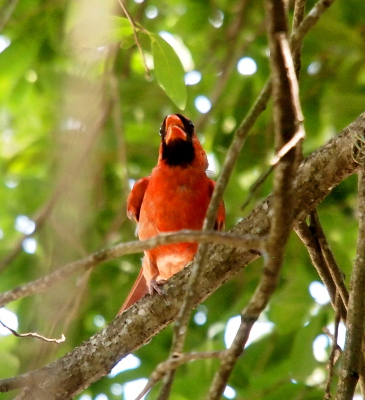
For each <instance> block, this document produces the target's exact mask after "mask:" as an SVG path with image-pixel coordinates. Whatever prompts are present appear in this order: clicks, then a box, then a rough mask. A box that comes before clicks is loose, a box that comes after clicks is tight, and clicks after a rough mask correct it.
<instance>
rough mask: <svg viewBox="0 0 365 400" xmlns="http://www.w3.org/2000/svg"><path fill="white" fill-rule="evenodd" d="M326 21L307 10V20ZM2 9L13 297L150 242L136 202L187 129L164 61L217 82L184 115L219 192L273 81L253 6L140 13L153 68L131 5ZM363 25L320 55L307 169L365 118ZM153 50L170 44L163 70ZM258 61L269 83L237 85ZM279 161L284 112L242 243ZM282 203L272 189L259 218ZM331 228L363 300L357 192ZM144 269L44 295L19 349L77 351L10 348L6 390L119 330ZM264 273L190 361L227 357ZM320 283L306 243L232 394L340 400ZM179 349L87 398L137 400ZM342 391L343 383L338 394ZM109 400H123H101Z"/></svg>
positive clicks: (193, 338) (242, 171)
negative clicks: (204, 106)
mask: <svg viewBox="0 0 365 400" xmlns="http://www.w3.org/2000/svg"><path fill="white" fill-rule="evenodd" d="M314 3H315V2H314V1H313V0H308V4H307V9H308V10H309V8H310V7H312V6H313V5H314ZM1 7H2V10H1V12H0V15H1V17H0V26H2V25H3V29H2V31H1V32H0V49H1V53H0V140H1V147H0V166H1V174H2V175H1V176H2V179H1V185H0V198H1V199H2V200H1V207H0V260H6V257H7V256H8V255H9V254H11V252H12V251H13V249H14V248H16V245H17V243H22V247H21V250H20V251H19V252H17V253H16V254H15V256H14V257H12V258H11V260H9V261H8V262H6V263H5V262H4V263H3V264H1V270H0V272H1V279H0V291H1V292H3V291H6V290H9V289H11V288H13V287H15V286H17V285H21V284H24V283H26V282H29V281H31V280H34V279H36V278H38V277H41V276H43V275H45V274H47V273H49V272H50V271H52V270H54V269H56V268H59V267H61V266H63V265H65V264H66V263H67V262H69V261H72V260H76V259H78V258H81V257H84V256H86V255H87V254H90V253H91V252H94V251H97V250H99V249H101V248H104V247H106V246H111V245H113V244H115V243H119V242H121V241H126V240H132V239H133V238H134V231H135V225H134V223H133V222H131V221H129V220H127V219H126V215H125V201H126V196H127V195H128V192H129V190H130V189H129V188H130V184H131V183H132V182H133V180H136V179H138V178H141V177H143V176H146V175H148V174H149V172H150V171H151V169H152V168H153V166H154V165H155V164H156V160H157V154H158V146H159V135H158V131H159V126H160V124H161V122H162V120H163V118H164V117H165V116H166V115H167V114H170V113H175V112H179V110H178V109H177V108H176V106H175V105H174V103H173V102H172V101H171V100H170V99H169V97H168V95H166V93H165V92H164V91H163V90H162V88H161V87H160V85H162V86H163V87H164V88H165V90H166V92H167V93H168V94H169V95H170V96H171V92H169V90H168V89H166V85H167V86H169V84H170V83H169V82H170V81H171V79H172V80H174V79H175V78H176V76H174V75H173V76H172V78H169V76H166V75H165V72H164V68H165V67H164V64H163V63H162V67H161V58H163V57H164V56H165V55H166V57H167V58H168V60H167V61H168V62H169V64H168V65H169V66H170V67H169V68H171V65H172V68H177V69H179V68H181V66H180V67H179V65H180V63H179V61H177V59H176V58H175V57H176V55H175V53H174V52H172V48H173V49H174V50H175V52H176V53H177V55H178V56H179V57H180V61H181V64H182V66H183V68H184V71H185V73H189V72H191V71H197V72H199V73H200V75H198V76H200V80H199V78H198V81H197V82H195V83H194V84H189V85H187V86H186V89H185V87H184V85H182V89H181V90H182V91H185V90H186V91H187V98H186V108H185V110H184V111H183V113H184V114H185V115H187V116H188V117H189V118H190V119H192V120H193V121H194V122H195V125H196V127H197V131H198V134H199V137H200V138H201V140H202V142H203V143H204V147H205V149H206V151H207V152H208V154H209V157H210V160H211V167H210V168H211V169H212V170H213V172H214V173H215V175H217V173H218V172H219V168H220V166H221V165H222V162H223V160H224V156H225V154H226V151H227V148H228V146H229V144H230V142H231V140H232V137H233V133H234V130H235V128H236V127H237V126H238V125H239V124H240V122H241V121H242V119H243V118H244V116H245V113H246V112H247V110H248V109H249V108H250V106H251V105H252V104H253V102H254V100H255V99H256V97H257V95H258V93H259V91H260V89H261V88H262V87H263V85H264V83H265V82H266V80H267V78H268V76H269V73H270V71H269V62H268V56H267V54H268V53H267V50H268V47H267V40H266V36H265V27H264V22H263V18H264V8H263V3H262V2H258V1H254V0H248V1H243V0H241V1H239V0H233V1H232V0H216V1H194V0H179V1H176V0H162V1H158V2H157V1H153V0H145V1H143V0H142V1H138V2H137V1H135V2H132V1H130V2H127V3H126V7H127V10H128V12H129V14H130V16H131V17H132V18H133V20H134V21H135V22H136V35H137V37H138V39H139V41H140V45H141V47H142V49H143V57H142V55H141V52H140V50H139V49H138V48H137V46H136V45H135V41H134V36H133V30H131V27H130V26H128V25H127V23H126V19H125V15H124V13H123V11H122V9H121V8H120V6H119V4H118V2H111V1H109V2H106V1H103V2H100V1H99V2H98V1H95V0H92V1H87V2H86V1H85V0H82V1H78V2H72V1H67V0H63V1H44V0H30V1H21V2H15V1H14V0H12V1H11V0H10V1H8V2H6V3H4V2H3V3H2V6H1ZM364 14H365V2H364V1H363V0H351V1H349V0H348V1H343V0H338V1H336V2H335V3H334V5H333V6H332V7H331V8H330V9H329V10H328V11H327V12H326V13H325V14H324V15H323V17H322V18H321V19H320V21H319V23H318V24H317V26H316V27H315V28H314V29H313V31H311V32H310V33H309V34H308V36H307V37H306V38H305V41H304V45H303V56H302V70H301V75H300V77H301V79H300V89H301V100H302V107H303V112H304V115H305V126H306V130H307V138H306V140H305V142H304V151H305V154H308V153H309V152H311V151H313V150H314V149H316V148H318V147H319V146H320V145H322V144H324V143H325V142H326V141H327V140H328V139H329V138H331V137H332V136H333V135H334V134H335V133H336V132H338V131H339V130H341V129H342V128H343V127H345V126H346V125H347V124H349V123H350V122H351V121H352V120H354V119H355V118H356V117H357V116H358V115H359V113H360V112H362V111H364V108H365V107H364V105H365V101H364V99H365V62H364V60H365V25H364V18H363V16H364ZM291 16H292V8H291V10H290V17H291ZM111 17H113V18H111ZM116 17H117V18H116ZM122 18H123V19H122ZM115 21H119V22H118V23H117V26H116V25H115V24H114V22H115ZM111 24H113V25H111ZM118 24H119V25H118ZM146 31H148V32H149V34H148V35H146V34H145V32H146ZM159 34H161V35H162V36H163V38H164V39H165V40H166V41H168V42H169V43H170V45H168V44H167V42H165V41H163V40H162V38H161V37H160V36H158V35H159ZM116 40H121V43H119V42H118V41H116ZM151 42H152V48H151ZM153 43H155V45H156V43H164V44H163V45H162V47H163V49H165V50H164V51H162V54H161V51H160V52H159V50H161V49H156V48H154V45H153ZM171 46H172V47H171ZM162 47H161V48H162ZM166 49H167V50H166ZM164 52H165V53H164ZM156 54H157V55H156ZM171 54H172V55H171ZM154 57H155V64H156V67H157V66H158V67H159V68H162V70H160V76H159V73H158V72H157V71H156V74H155V71H154V69H153V59H154ZM156 57H160V58H157V62H156ZM242 57H250V58H252V59H253V60H254V61H255V63H256V65H257V71H256V72H255V73H254V74H251V75H242V74H240V73H239V72H238V70H237V62H238V61H239V60H240V59H241V58H242ZM143 58H144V59H145V62H146V65H147V67H148V68H149V69H150V73H149V75H148V76H147V74H146V67H145V65H144V61H143ZM170 61H171V63H170ZM176 65H177V66H176ZM169 73H171V71H169ZM156 76H157V77H158V80H157V79H156ZM187 76H189V75H187ZM190 76H191V75H190ZM176 79H177V78H176ZM172 84H174V83H172ZM180 84H181V82H180V83H177V85H180ZM180 87H181V86H180ZM170 89H171V88H170ZM171 90H172V92H173V96H172V97H173V99H174V100H175V102H177V104H178V105H180V106H181V107H183V106H184V102H185V100H184V94H182V93H180V92H179V90H178V91H177V92H176V86H173V87H172V89H171ZM174 96H175V97H174ZM198 96H206V97H207V98H208V99H210V101H211V102H212V108H211V110H210V112H209V113H208V114H202V113H201V112H200V111H199V110H198V108H197V104H196V100H197V98H198ZM272 155H273V130H272V118H271V116H270V106H269V107H268V110H267V111H266V112H265V113H264V114H263V115H262V116H261V117H260V118H259V120H258V121H257V123H256V124H255V126H254V128H253V129H252V132H251V135H250V137H249V138H248V140H247V143H246V145H245V148H244V150H243V152H242V155H241V156H240V158H239V160H238V162H237V165H236V167H235V170H234V172H233V175H232V177H231V180H230V183H229V186H228V188H227V191H226V193H225V196H224V199H225V203H226V208H227V228H228V229H230V228H231V227H232V226H234V224H235V223H237V221H238V220H240V219H242V218H244V217H245V215H247V213H248V212H249V209H246V210H244V211H242V210H241V205H242V204H243V203H244V201H245V199H246V197H247V195H248V193H249V190H250V186H251V184H252V183H253V182H254V181H255V179H257V177H258V176H259V175H260V174H261V173H263V172H264V171H265V170H266V168H267V166H268V163H269V160H270V157H271V156H272ZM270 191H271V179H270V178H269V179H268V180H267V181H266V182H265V184H264V185H262V186H261V187H260V189H259V190H258V191H257V193H255V196H254V200H253V201H251V203H250V207H251V208H252V207H254V205H255V203H256V202H258V201H259V200H260V199H261V198H263V197H265V196H266V195H267V194H269V193H270ZM319 214H320V218H321V220H322V222H323V225H324V228H325V231H326V234H327V235H328V240H329V242H330V244H331V247H332V249H333V251H334V254H335V257H336V259H337V261H338V263H339V265H340V266H341V268H342V269H343V270H344V272H345V274H346V279H347V282H348V281H349V277H350V274H351V267H352V260H353V257H354V255H355V247H356V236H357V221H356V178H355V177H351V178H350V179H348V180H347V181H345V182H343V183H342V184H341V185H340V186H339V187H337V188H335V189H334V190H333V192H332V193H331V194H330V195H329V196H328V198H327V199H326V200H325V201H324V202H323V203H322V204H321V205H320V207H319ZM22 215H23V216H27V217H28V218H29V219H30V220H33V221H35V222H37V226H36V229H35V231H34V232H33V231H32V228H31V223H26V224H24V223H23V224H19V216H22ZM17 221H18V225H16V222H17ZM22 232H23V233H22ZM24 233H25V234H26V238H27V239H28V240H27V241H23V239H24V238H25V237H24ZM29 239H31V241H29ZM32 240H33V241H32ZM35 244H36V249H35V250H34V248H32V247H34V245H35ZM140 258H141V255H140V254H137V255H132V256H126V257H123V258H122V259H118V260H114V261H112V262H109V263H107V264H104V265H102V266H99V267H98V268H96V269H95V270H94V271H92V273H90V274H86V275H84V276H77V277H75V278H74V279H70V280H69V281H67V282H66V283H65V284H62V285H58V286H57V287H56V288H52V290H50V291H49V292H47V293H45V294H42V295H37V296H33V297H31V298H25V299H22V300H20V301H17V302H14V303H11V304H9V305H8V306H7V309H8V310H11V311H13V312H14V313H16V314H17V316H18V319H19V331H20V332H27V331H37V332H39V333H41V334H44V335H47V336H53V337H58V336H59V335H60V334H61V333H62V332H63V333H65V335H66V337H67V341H66V342H65V343H64V344H62V345H60V346H58V347H56V346H55V345H53V344H45V343H41V342H37V341H35V340H33V339H17V338H14V337H12V336H1V337H0V343H1V346H0V358H1V360H2V361H3V362H2V363H0V364H1V367H0V378H5V377H9V376H13V375H16V374H18V373H22V372H25V371H28V370H30V369H35V368H38V367H41V366H43V365H45V364H46V363H48V362H50V361H52V360H54V359H55V358H56V357H60V356H62V355H63V354H65V353H66V352H68V351H70V350H72V349H73V348H74V347H75V346H77V345H78V344H80V343H81V342H82V341H83V340H85V339H87V338H88V337H90V336H91V335H92V334H94V333H95V332H97V331H98V330H99V329H100V327H101V326H103V325H104V324H105V323H107V322H109V321H111V320H112V319H113V318H114V316H115V315H116V313H117V311H118V310H119V307H120V305H121V304H122V302H123V300H124V298H125V297H126V295H127V293H128V291H129V290H130V287H131V286H132V283H133V281H134V279H135V277H136V275H137V274H138V270H139V268H140ZM261 265H262V262H261V261H260V260H258V261H256V262H255V263H253V264H252V265H250V266H249V267H248V268H247V269H245V270H244V271H242V273H240V274H239V275H238V276H236V277H235V278H233V279H232V280H231V281H229V282H227V283H226V284H225V285H224V286H223V287H221V288H220V289H219V290H218V291H217V292H216V293H215V294H214V295H213V296H211V297H210V298H209V299H208V300H207V301H206V302H205V303H204V307H203V306H202V307H203V308H199V309H198V310H197V311H196V312H197V313H198V312H201V313H202V314H204V315H205V317H206V321H205V322H203V323H202V324H200V325H199V324H198V323H196V322H195V320H192V322H191V326H190V333H189V336H188V339H187V344H186V349H187V350H189V351H207V350H212V349H221V348H223V347H224V346H225V344H224V333H225V325H226V323H227V321H228V320H229V319H230V318H231V317H233V316H235V315H238V314H239V313H240V310H241V309H242V308H243V307H244V306H245V304H247V301H248V299H249V298H250V296H251V294H252V293H253V291H254V289H255V287H256V284H257V282H258V279H259V276H260V270H261ZM318 280H319V278H318V276H317V274H316V272H315V270H314V268H313V267H312V265H311V263H310V260H309V257H308V254H307V253H306V250H305V249H304V248H303V246H302V244H301V243H300V241H299V240H298V239H297V238H296V237H295V236H294V235H293V236H292V238H291V240H290V243H289V246H288V251H287V254H286V259H285V265H284V268H283V272H282V276H281V281H280V285H279V288H278V290H277V291H276V294H275V296H274V297H273V299H272V301H271V303H270V305H269V307H268V309H267V312H266V313H265V318H266V319H267V320H269V321H271V322H273V323H274V328H273V330H272V331H271V333H269V334H266V335H265V336H263V337H261V338H260V339H259V340H258V341H256V342H254V343H252V344H251V345H250V346H248V348H247V350H246V351H245V353H244V355H243V356H242V357H241V359H240V361H239V362H238V364H237V366H236V368H235V370H234V372H233V375H232V377H231V378H230V381H229V385H230V386H231V387H232V388H233V389H234V390H235V393H236V395H235V396H236V397H235V398H236V399H265V400H276V399H283V398H285V399H298V398H301V399H303V400H310V399H318V398H322V397H323V387H324V379H325V378H324V377H325V374H326V369H325V362H323V361H317V360H316V358H315V357H314V354H313V349H312V345H313V340H314V339H315V338H316V337H317V336H318V335H320V334H321V332H322V328H323V327H324V326H326V325H328V324H330V323H331V322H333V320H334V315H333V310H332V308H331V307H330V305H329V304H324V305H320V304H316V302H315V300H314V299H313V298H312V296H311V295H310V293H309V285H310V284H311V283H312V282H313V281H318ZM203 321H204V318H203ZM171 336H172V331H171V328H167V329H165V330H164V331H163V332H161V333H160V334H159V335H158V336H157V337H155V338H154V339H153V340H152V341H151V343H149V344H148V345H146V346H144V347H143V348H141V349H140V350H138V351H137V352H136V356H138V357H139V358H140V360H141V365H140V366H139V367H138V368H136V369H133V370H129V371H125V372H123V373H120V374H118V375H116V376H115V377H105V378H103V379H101V380H100V381H98V382H96V383H95V384H94V385H92V386H91V387H90V388H89V389H87V390H86V391H85V392H84V393H83V394H82V395H80V396H81V397H80V396H79V398H82V399H83V400H87V399H96V398H98V400H103V399H105V398H108V399H110V400H112V399H120V394H118V393H119V392H120V390H121V386H120V385H123V384H124V383H126V382H129V381H133V380H135V379H139V378H146V377H148V376H149V375H150V373H151V372H152V371H153V369H154V367H155V366H156V364H157V363H158V362H160V361H162V360H163V359H164V358H166V357H167V356H168V353H169V346H170V343H171ZM327 351H329V347H328V348H327ZM4 360H6V361H4ZM5 365H6V368H4V366H5ZM217 366H218V363H217V361H216V360H213V361H212V360H204V361H195V362H194V363H190V364H188V365H186V366H183V367H181V368H180V369H179V371H178V373H177V378H176V381H175V383H174V386H173V395H172V398H173V399H176V400H180V399H181V400H185V399H203V398H204V396H205V394H206V393H207V390H208V388H209V384H210V381H211V379H212V376H213V374H214V372H215V370H216V368H217ZM337 374H338V371H337V370H335V377H334V384H335V383H336V380H337ZM197 376H199V379H196V377H197ZM118 385H119V386H118ZM157 389H158V388H157ZM101 393H104V394H105V395H106V396H107V397H97V396H98V395H99V394H101ZM113 393H114V394H113ZM155 393H157V392H156V389H154V390H153V391H152V394H151V395H150V396H149V397H148V398H155V397H154V394H155ZM13 396H14V393H9V394H5V395H3V397H2V398H4V399H11V398H13ZM82 396H84V397H82ZM87 396H89V397H87ZM128 400H129V399H128Z"/></svg>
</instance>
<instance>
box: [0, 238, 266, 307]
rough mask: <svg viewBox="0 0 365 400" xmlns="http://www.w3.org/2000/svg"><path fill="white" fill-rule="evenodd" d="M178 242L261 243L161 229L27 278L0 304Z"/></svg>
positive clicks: (256, 246) (243, 245)
mask: <svg viewBox="0 0 365 400" xmlns="http://www.w3.org/2000/svg"><path fill="white" fill-rule="evenodd" d="M179 242H197V243H199V242H205V243H221V244H225V245H227V246H232V247H241V248H244V249H247V250H249V249H256V250H260V249H262V247H263V242H262V239H260V238H254V237H252V236H246V237H245V236H242V235H238V234H235V233H229V232H216V231H212V232H206V231H190V230H182V231H179V232H166V233H161V234H160V235H158V236H155V237H153V238H151V239H148V240H142V241H133V242H126V243H120V244H118V245H116V246H113V247H110V248H108V249H105V250H101V251H99V252H96V253H93V254H91V255H90V256H88V257H86V258H83V259H81V260H78V261H75V262H72V263H69V264H67V265H65V266H64V267H62V268H59V269H57V270H56V271H54V272H52V273H50V274H48V275H46V276H44V277H42V278H39V279H37V280H35V281H33V282H29V283H27V284H25V285H23V286H18V287H16V288H14V289H12V290H9V291H7V292H4V293H2V294H0V307H2V306H4V305H5V304H7V303H9V302H11V301H15V300H18V299H21V298H23V297H26V296H30V295H33V294H36V293H43V292H45V291H46V290H48V289H50V288H51V287H52V286H54V285H56V284H58V283H60V282H62V281H64V280H66V279H67V278H69V277H70V276H72V275H74V274H77V273H79V272H81V271H86V270H88V269H90V268H93V267H95V266H97V265H99V264H101V263H104V262H106V261H110V260H113V259H115V258H118V257H121V256H123V255H126V254H134V253H139V252H142V251H143V250H150V249H153V248H155V247H157V246H160V245H164V244H171V243H179Z"/></svg>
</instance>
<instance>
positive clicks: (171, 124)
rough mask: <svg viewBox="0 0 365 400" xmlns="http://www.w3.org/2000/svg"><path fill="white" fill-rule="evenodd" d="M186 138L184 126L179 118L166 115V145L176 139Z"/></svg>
mask: <svg viewBox="0 0 365 400" xmlns="http://www.w3.org/2000/svg"><path fill="white" fill-rule="evenodd" d="M186 138H187V136H186V133H185V131H184V125H183V123H182V122H181V120H180V118H179V117H178V116H177V115H168V116H167V117H166V137H165V142H166V144H168V143H169V142H171V141H173V140H176V139H182V140H186Z"/></svg>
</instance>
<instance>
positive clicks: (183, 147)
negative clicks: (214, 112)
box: [160, 114, 207, 168]
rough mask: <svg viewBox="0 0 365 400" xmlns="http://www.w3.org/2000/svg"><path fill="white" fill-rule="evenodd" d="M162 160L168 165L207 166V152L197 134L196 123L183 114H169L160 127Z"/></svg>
mask: <svg viewBox="0 0 365 400" xmlns="http://www.w3.org/2000/svg"><path fill="white" fill-rule="evenodd" d="M160 135H161V147H160V160H161V161H164V162H165V163H166V164H168V165H179V166H188V165H192V164H193V163H199V164H204V167H205V168H206V167H207V161H206V154H205V152H204V150H203V148H202V147H201V144H200V143H199V140H198V138H197V137H196V135H195V131H194V124H193V123H192V122H191V121H190V119H188V118H185V117H184V116H183V115H181V114H172V115H168V116H167V117H166V118H165V119H164V121H163V122H162V125H161V128H160Z"/></svg>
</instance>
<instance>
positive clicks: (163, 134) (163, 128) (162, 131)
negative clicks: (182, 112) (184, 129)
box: [159, 121, 166, 138]
mask: <svg viewBox="0 0 365 400" xmlns="http://www.w3.org/2000/svg"><path fill="white" fill-rule="evenodd" d="M159 133H160V136H161V137H162V138H164V137H165V134H166V130H165V121H164V122H163V123H162V125H161V127H160V132H159Z"/></svg>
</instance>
